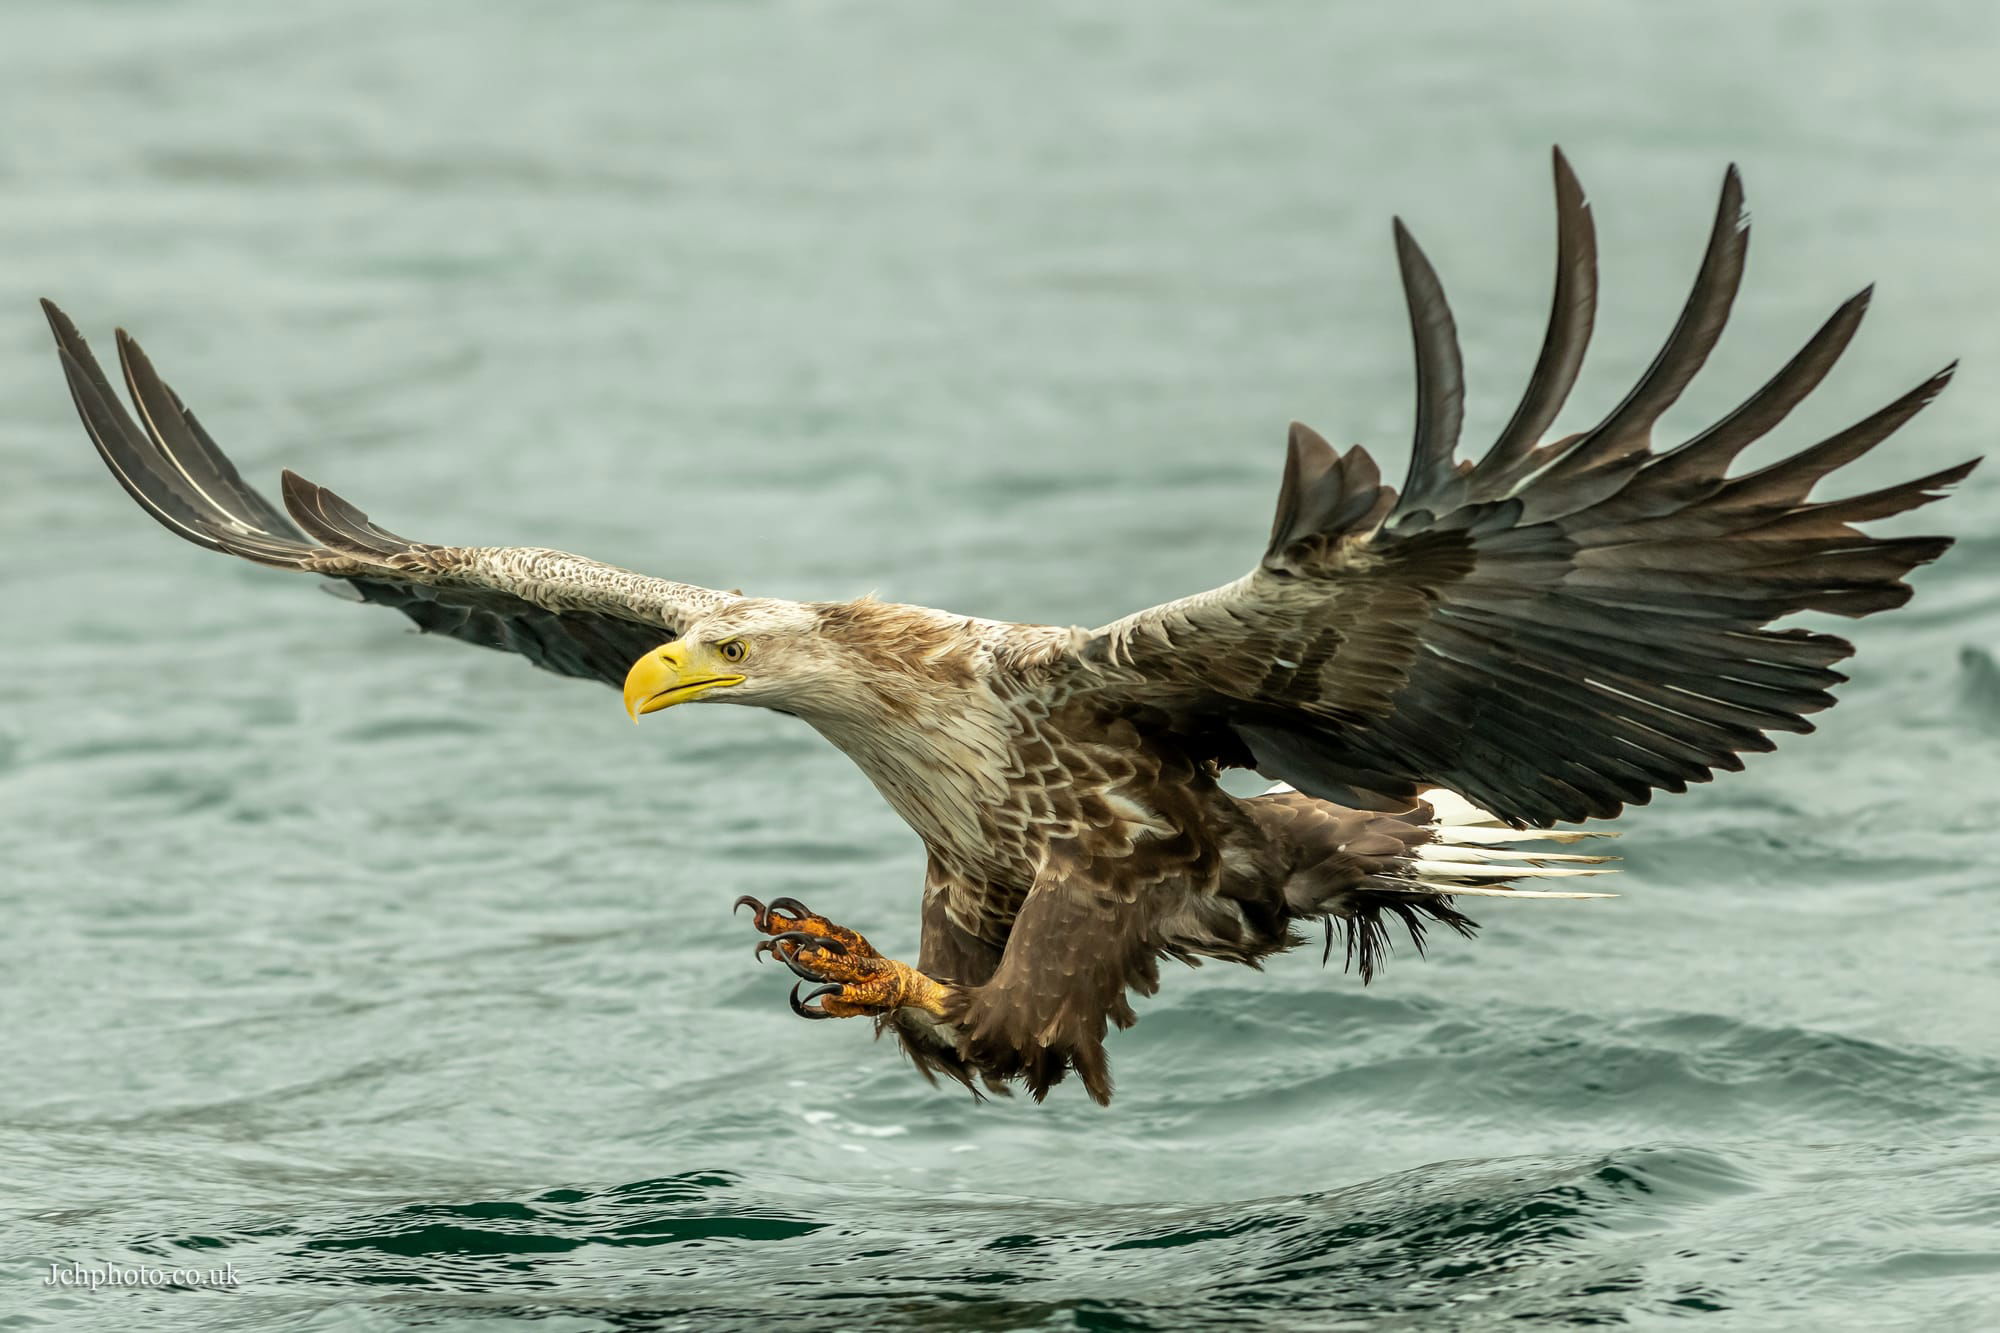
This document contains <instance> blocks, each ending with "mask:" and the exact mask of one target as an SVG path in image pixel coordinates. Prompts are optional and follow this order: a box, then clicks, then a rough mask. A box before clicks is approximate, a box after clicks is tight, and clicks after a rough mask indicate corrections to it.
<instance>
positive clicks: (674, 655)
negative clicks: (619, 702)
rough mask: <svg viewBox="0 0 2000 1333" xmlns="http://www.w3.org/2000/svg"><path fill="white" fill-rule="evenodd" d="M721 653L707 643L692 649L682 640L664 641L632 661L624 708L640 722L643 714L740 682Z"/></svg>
mask: <svg viewBox="0 0 2000 1333" xmlns="http://www.w3.org/2000/svg"><path fill="white" fill-rule="evenodd" d="M742 683H743V677H742V676H740V675H737V674H734V673H732V672H731V671H730V670H729V668H728V664H727V663H725V662H724V661H723V660H722V656H721V654H719V653H717V652H716V651H715V649H713V648H711V647H709V646H708V645H707V644H697V645H696V646H694V647H692V648H690V647H688V645H687V644H685V643H682V642H680V641H679V640H676V641H674V642H673V643H669V644H664V645H662V646H661V647H658V648H655V649H654V650H653V651H652V652H650V653H647V654H646V655H645V656H644V657H642V658H640V659H639V660H638V661H636V662H634V663H633V664H632V669H631V670H630V671H628V672H626V673H625V711H626V712H627V713H630V714H631V715H632V720H633V721H634V722H637V721H638V720H639V714H641V713H657V712H659V711H660V710H661V709H662V708H672V707H673V706H674V705H675V704H684V703H686V702H687V701H688V700H690V699H694V698H698V697H700V696H701V695H704V694H707V693H708V692H709V691H710V690H717V689H721V688H722V687H723V686H725V685H740V684H742Z"/></svg>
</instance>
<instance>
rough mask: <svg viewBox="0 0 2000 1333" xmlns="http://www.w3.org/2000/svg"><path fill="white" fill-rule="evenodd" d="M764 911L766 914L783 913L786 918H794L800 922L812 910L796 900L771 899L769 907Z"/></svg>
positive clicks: (811, 912) (809, 914)
mask: <svg viewBox="0 0 2000 1333" xmlns="http://www.w3.org/2000/svg"><path fill="white" fill-rule="evenodd" d="M764 910H765V911H766V912H783V913H784V914H785V915H786V916H795V917H797V918H798V919H799V920H801V921H803V920H805V919H806V918H807V917H809V916H811V915H812V914H813V910H812V908H810V907H807V906H806V905H805V904H804V903H802V902H800V901H799V900H798V899H797V898H773V899H771V905H770V906H769V907H767V908H765V909H764Z"/></svg>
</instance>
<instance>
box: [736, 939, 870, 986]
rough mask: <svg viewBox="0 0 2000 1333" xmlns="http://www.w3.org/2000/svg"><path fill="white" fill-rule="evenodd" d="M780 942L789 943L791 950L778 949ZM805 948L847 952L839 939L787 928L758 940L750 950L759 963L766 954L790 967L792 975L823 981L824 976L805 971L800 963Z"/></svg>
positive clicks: (808, 979)
mask: <svg viewBox="0 0 2000 1333" xmlns="http://www.w3.org/2000/svg"><path fill="white" fill-rule="evenodd" d="M780 944H789V945H791V946H792V948H791V951H790V952H789V953H787V952H786V951H785V950H783V949H780V948H779V947H778V946H779V945H780ZM807 948H814V949H825V950H826V951H827V952H828V953H836V954H844V953H846V952H847V946H846V945H844V944H842V943H841V942H840V941H839V940H830V939H827V938H826V937H825V936H823V935H808V934H806V932H804V931H803V930H787V931H784V932H783V933H781V934H777V935H773V936H771V937H770V938H769V939H766V940H758V941H757V947H756V948H754V949H752V950H751V951H750V952H751V954H752V955H753V956H754V957H755V958H756V959H757V961H758V962H760V963H761V962H763V961H764V957H765V955H766V954H768V955H770V956H771V957H773V958H775V959H777V960H778V961H779V962H781V963H783V964H784V965H785V966H786V967H789V968H790V969H792V975H794V976H799V977H804V978H805V979H806V980H807V981H825V980H826V978H825V977H823V976H821V975H820V974H819V973H817V972H809V971H807V970H806V968H805V966H804V965H803V964H802V963H800V961H799V953H800V951H801V950H802V949H807Z"/></svg>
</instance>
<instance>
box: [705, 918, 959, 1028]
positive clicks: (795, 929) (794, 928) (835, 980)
mask: <svg viewBox="0 0 2000 1333" xmlns="http://www.w3.org/2000/svg"><path fill="white" fill-rule="evenodd" d="M736 905H737V907H739V908H742V907H748V908H749V909H750V911H751V922H752V924H754V925H755V926H756V927H757V929H758V930H760V931H762V932H764V934H765V935H766V936H768V937H769V938H767V939H763V940H759V941H758V943H757V956H758V957H759V958H760V959H761V958H762V957H763V956H764V955H765V954H767V953H768V954H770V955H771V956H772V957H774V958H776V959H777V960H778V961H779V962H781V963H783V964H784V965H785V966H786V967H788V968H790V969H791V970H792V971H793V973H794V974H796V975H797V976H799V977H801V978H802V979H804V980H805V981H812V982H817V983H819V986H818V988H817V989H815V990H812V991H809V992H807V993H806V994H804V995H801V994H799V987H798V986H793V987H792V995H791V1005H792V1012H793V1013H796V1014H798V1015H799V1016H800V1017H801V1018H861V1017H870V1018H878V1017H881V1016H883V1015H885V1014H891V1013H894V1012H895V1011H897V1010H899V1009H921V1010H923V1011H925V1012H926V1013H930V1014H934V1015H942V1014H943V1013H944V1010H945V1000H946V996H947V994H948V991H949V988H948V987H946V986H945V985H944V984H942V983H941V982H938V981H935V980H933V979H931V978H930V977H927V976H925V975H924V974H923V973H922V972H919V971H917V969H915V968H914V967H911V966H909V965H908V964H906V963H899V962H897V961H896V960H895V959H893V958H884V957H882V955H881V954H879V953H877V952H875V949H874V946H872V945H871V944H869V943H868V941H867V940H865V939H863V938H862V937H861V936H860V935H859V934H857V933H856V932H854V931H852V930H849V929H848V928H847V927H845V926H837V925H835V924H834V923H833V922H831V921H828V920H827V919H826V918H825V917H823V916H819V915H817V914H815V913H814V912H813V911H812V910H811V909H809V908H808V907H806V905H805V904H804V903H801V902H800V901H798V900H797V899H796V898H776V899H773V900H772V901H771V902H770V903H769V904H765V903H760V902H758V901H757V900H756V899H755V898H752V897H749V896H748V895H745V896H744V897H741V898H738V899H737V900H736ZM815 1001H816V1002H817V1003H815Z"/></svg>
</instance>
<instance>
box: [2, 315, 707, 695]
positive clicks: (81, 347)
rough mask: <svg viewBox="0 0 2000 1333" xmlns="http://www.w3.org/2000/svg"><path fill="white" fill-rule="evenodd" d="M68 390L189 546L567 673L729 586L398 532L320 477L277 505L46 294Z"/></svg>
mask: <svg viewBox="0 0 2000 1333" xmlns="http://www.w3.org/2000/svg"><path fill="white" fill-rule="evenodd" d="M42 307H43V310H44V311H45V312H46V313H47V315H48V318H49V327H50V328H51V329H52V330H53V331H54V333H55V338H56V346H57V352H58V355H59V357H60V358H61V361H62V366H63V373H64V374H65V375H66V376H67V378H68V380H69V386H70V394H71V396H72V397H73V398H74V399H75V401H76V408H77V413H78V415H79V416H81V417H82V419H83V424H84V428H85V429H86V430H87V431H89V433H90V438H91V440H92V442H93V443H95V444H96V446H97V451H98V453H99V455H101V456H102V457H103V459H104V462H105V465H106V466H107V467H109V468H110V469H111V474H112V475H113V476H114V477H116V478H117V479H118V481H119V484H120V485H122V486H124V488H125V489H126V491H127V492H129V493H130V494H131V496H132V498H133V499H134V500H136V501H138V502H139V506H140V507H141V508H142V509H144V510H145V511H146V512H147V513H149V514H151V515H152V516H153V517H154V518H155V519H157V520H159V522H160V523H161V524H163V525H164V526H165V527H167V528H168V529H169V530H170V531H172V532H174V533H176V534H178V535H179V536H181V537H183V538H185V539H186V540H188V541H191V542H193V543H195V544H196V545H197V546H204V547H207V548H208V549H209V550H211V551H221V552H223V553H224V554H227V555H235V556H241V557H243V558H244V559H246V560H254V561H256V562H257V563H259V564H264V565H271V566H274V567H276V568H280V569H295V570H300V571H302V572H305V573H311V574H319V575H323V576H325V577H327V578H331V579H338V580H341V581H343V583H344V584H346V585H348V586H350V587H351V588H352V590H353V592H354V593H355V594H356V595H357V596H358V598H359V599H360V600H362V601H367V602H376V603H379V604H381V605H384V606H392V607H395V608H396V609H397V610H399V611H401V612H403V614H404V615H406V616H408V617H409V618H410V619H411V620H413V621H415V622H416V623H417V625H418V626H420V627H421V628H423V629H424V630H427V631H430V632H433V633H438V634H444V635H447V636H449V637H451V638H455V639H460V640H463V641H465V642H467V643H476V644H480V645H482V646H484V647H488V648H498V649H502V650H505V651H510V652H517V653H520V654H521V655H523V656H525V657H526V658H528V659H529V660H530V661H532V662H533V663H535V665H537V666H541V667H545V668H547V669H549V670H551V671H555V672H559V673H561V674H563V675H566V676H581V677H586V678H589V679H593V680H601V681H603V682H605V683H606V684H609V685H618V684H620V683H621V682H622V681H623V680H624V677H625V672H626V670H627V669H628V668H629V667H630V666H631V664H632V662H633V661H634V659H636V658H638V657H639V656H640V655H642V654H643V653H645V652H646V651H647V650H649V649H651V648H655V647H658V646H659V644H660V643H662V642H663V641H665V640H667V639H671V638H673V637H675V636H676V635H677V634H679V633H680V630H681V627H682V626H684V625H686V624H688V623H689V622H690V621H692V620H694V619H696V618H698V617H700V616H702V615H705V614H707V613H708V612H709V611H711V610H713V609H715V608H716V607H718V606H720V605H722V604H723V603H725V602H727V601H730V600H732V595H731V594H728V593H720V592H715V591H712V590H710V589H707V588H701V587H696V586H694V585H692V584H686V583H676V582H673V581H671V580H668V579H656V578H650V577H647V576H646V575H643V574H635V573H633V572H632V571H630V570H625V569H619V568H616V567H614V566H611V565H604V564H599V563H598V562H597V561H594V560H586V559H584V558H582V557H580V556H574V555H569V554H566V553H564V552H562V551H550V550H543V549H539V548H535V547H459V546H433V545H430V544H428V543H424V542H416V541H411V540H410V539H408V538H406V537H399V536H397V535H396V534H394V533H392V532H389V531H387V530H386V529H384V528H381V527H379V526H377V525H376V524H375V523H373V522H371V521H370V520H369V518H368V516H367V515H366V514H364V513H362V512H361V511H360V510H359V509H356V508H355V507H354V506H353V505H351V504H349V503H348V502H347V501H345V500H343V499H341V498H340V497H339V496H337V495H335V494H334V493H333V492H332V491H329V490H327V489H326V488H325V487H323V486H315V485H314V484H313V483H311V482H309V481H307V480H305V479H304V478H303V477H300V476H298V475H297V474H295V473H292V472H286V473H285V474H284V482H283V498H284V503H285V508H284V510H280V509H278V508H277V507H276V506H274V505H272V504H271V503H270V502H269V501H268V500H266V499H265V498H264V497H263V496H262V495H260V494H258V492H257V491H256V490H255V489H253V488H252V487H251V486H249V485H248V484H247V483H245V482H244V480H243V478H242V477H241V476H240V475H239V474H238V473H237V470H236V467H235V465H234V464H232V463H231V462H230V461H229V459H228V457H227V456H226V455H225V454H223V452H222V451H221V449H219V448H217V447H216V444H215V441H214V440H213V439H212V438H211V437H210V436H209V434H208V432H207V431H206V430H204V429H203V428H202V426H201V423H200V422H199V421H197V420H196V419H195V417H194V414H193V413H191V412H189V411H188V410H187V409H186V407H185V406H183V405H182V403H181V401H180V399H179V398H178V397H177V396H176V395H175V394H174V392H173V390H172V389H170V388H168V387H167V385H166V383H165V382H164V381H163V380H162V379H161V378H160V376H159V374H158V373H157V372H156V371H155V370H154V368H153V365H152V362H151V361H150V360H149V359H148V358H147V357H146V354H145V353H144V352H143V351H141V350H140V348H139V345H138V343H136V342H135V341H133V340H132V339H131V338H130V337H128V336H126V335H125V334H124V333H123V332H122V331H121V332H120V333H119V335H118V361H119V366H120V369H121V370H122V372H123V376H124V381H125V388H126V391H127V392H128V393H129V394H130V396H131V399H132V404H133V406H134V407H135V408H136V409H137V411H138V420H137V421H135V420H134V419H133V417H132V416H131V415H130V414H128V413H127V412H126V410H125V408H124V406H123V404H122V403H121V402H120V401H119V397H118V395H117V393H116V392H114V391H113V389H112V386H111V384H110V382H109V381H108V380H107V379H106V378H105V375H104V372H103V370H102V369H101V368H100V367H99V366H98V364H97V360H96V358H94V357H93V356H92V355H91V353H90V349H89V348H88V347H87V346H86V345H85V344H84V341H83V338H82V337H81V336H80V335H79V334H78V333H77V330H76V326H75V325H74V324H73V323H71V322H70V319H69V317H68V316H67V315H65V314H63V312H62V311H61V310H59V309H57V308H56V307H55V306H54V305H53V304H52V303H50V302H47V301H44V302H43V303H42Z"/></svg>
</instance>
